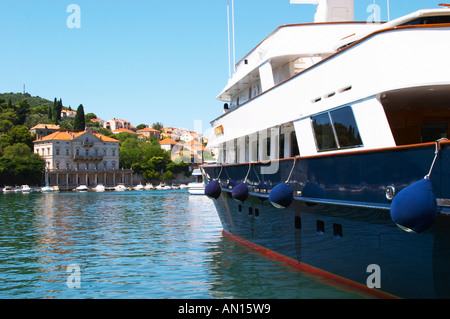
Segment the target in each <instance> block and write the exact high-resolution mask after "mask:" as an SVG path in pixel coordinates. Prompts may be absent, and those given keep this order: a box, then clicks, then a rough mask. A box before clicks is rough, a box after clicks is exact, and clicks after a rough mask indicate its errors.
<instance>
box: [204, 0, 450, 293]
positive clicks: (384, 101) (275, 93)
mask: <svg viewBox="0 0 450 319" xmlns="http://www.w3.org/2000/svg"><path fill="white" fill-rule="evenodd" d="M318 3H319V7H318V11H317V14H316V22H320V23H311V24H296V25H284V26H282V27H279V28H278V29H277V30H275V31H274V32H273V33H272V34H271V35H270V36H268V37H267V38H266V39H265V40H264V41H262V42H261V43H260V44H259V45H258V46H257V47H256V48H254V49H253V50H252V51H251V52H250V53H249V54H247V55H246V56H245V57H244V58H243V59H242V60H241V61H240V62H238V63H237V65H236V71H235V73H234V74H233V77H232V78H231V79H230V80H229V81H228V84H227V85H226V86H225V88H224V89H223V91H222V92H221V93H220V94H219V95H218V97H217V98H218V99H219V100H221V101H223V102H224V103H226V107H225V110H224V112H223V114H221V115H220V116H218V117H217V118H216V119H214V120H213V121H212V122H211V126H212V134H211V136H210V138H209V144H208V148H215V149H216V150H217V152H218V154H219V157H218V159H217V163H216V164H210V165H203V166H202V169H203V171H204V179H205V181H206V183H207V186H206V188H205V194H206V195H207V196H209V197H211V198H213V200H214V203H215V206H216V209H217V212H218V215H219V217H220V219H221V222H222V225H223V228H224V233H225V235H227V236H229V237H231V238H233V239H235V240H238V241H240V242H242V243H244V244H248V245H250V246H251V247H253V248H254V249H257V250H260V251H262V252H266V253H267V252H269V254H270V256H277V257H279V258H281V259H283V260H285V261H287V262H289V263H290V264H293V265H296V266H298V267H300V268H302V269H306V270H311V271H314V272H317V273H321V274H323V275H325V276H328V277H331V278H333V279H335V280H338V281H340V282H344V283H347V284H349V285H352V286H356V287H359V288H361V289H363V290H367V291H369V292H371V293H373V294H376V295H378V296H381V297H402V298H449V297H450V290H449V289H448V287H449V286H450V227H449V226H450V179H449V176H450V166H449V165H448V158H450V142H449V141H448V140H447V138H448V136H449V128H450V122H449V119H450V111H449V110H450V65H449V64H445V63H443V61H445V60H446V57H447V56H448V55H449V54H450V9H448V8H439V9H428V10H420V11H418V12H415V13H412V14H410V15H407V16H405V17H401V18H399V19H395V20H392V21H389V22H387V23H386V24H372V23H366V22H363V23H357V22H353V21H350V20H352V16H353V10H354V7H353V1H334V0H328V1H323V0H321V1H318ZM336 14H337V15H338V16H335V15H336ZM341 14H342V15H343V16H341ZM337 21H338V22H337ZM418 61H420V65H418V64H417V62H418ZM369 70H370V71H369Z"/></svg>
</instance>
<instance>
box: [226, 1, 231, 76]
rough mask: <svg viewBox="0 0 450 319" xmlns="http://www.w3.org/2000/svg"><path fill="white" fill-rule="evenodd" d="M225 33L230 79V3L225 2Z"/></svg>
mask: <svg viewBox="0 0 450 319" xmlns="http://www.w3.org/2000/svg"><path fill="white" fill-rule="evenodd" d="M227 29H228V30H227V31H228V78H231V53H230V3H229V2H227Z"/></svg>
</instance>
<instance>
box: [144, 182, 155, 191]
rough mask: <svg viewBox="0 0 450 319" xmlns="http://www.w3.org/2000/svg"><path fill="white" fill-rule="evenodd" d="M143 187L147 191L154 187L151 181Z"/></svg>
mask: <svg viewBox="0 0 450 319" xmlns="http://www.w3.org/2000/svg"><path fill="white" fill-rule="evenodd" d="M144 189H145V190H146V191H148V190H151V189H155V187H153V184H152V183H147V184H145V186H144Z"/></svg>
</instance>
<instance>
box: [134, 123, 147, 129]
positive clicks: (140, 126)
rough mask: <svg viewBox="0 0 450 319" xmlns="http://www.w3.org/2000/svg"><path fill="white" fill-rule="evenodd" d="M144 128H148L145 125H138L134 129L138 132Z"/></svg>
mask: <svg viewBox="0 0 450 319" xmlns="http://www.w3.org/2000/svg"><path fill="white" fill-rule="evenodd" d="M146 127H148V125H145V124H139V125H138V126H136V128H137V129H138V130H142V129H144V128H146Z"/></svg>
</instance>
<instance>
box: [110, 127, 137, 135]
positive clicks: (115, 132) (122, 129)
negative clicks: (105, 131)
mask: <svg viewBox="0 0 450 319" xmlns="http://www.w3.org/2000/svg"><path fill="white" fill-rule="evenodd" d="M113 133H114V134H117V133H131V134H136V132H134V131H132V130H128V129H126V128H118V129H117V130H115V131H113Z"/></svg>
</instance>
